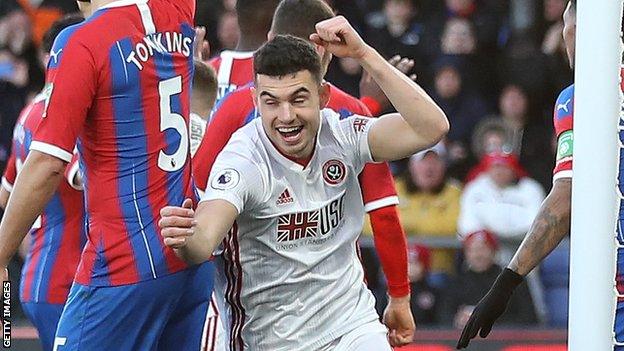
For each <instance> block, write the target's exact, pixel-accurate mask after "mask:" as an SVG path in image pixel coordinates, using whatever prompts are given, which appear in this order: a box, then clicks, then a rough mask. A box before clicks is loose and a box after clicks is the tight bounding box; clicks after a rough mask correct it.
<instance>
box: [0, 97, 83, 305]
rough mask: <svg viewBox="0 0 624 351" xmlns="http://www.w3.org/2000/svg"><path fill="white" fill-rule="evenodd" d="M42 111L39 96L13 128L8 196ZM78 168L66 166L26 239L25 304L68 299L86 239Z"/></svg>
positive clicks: (5, 180) (22, 295)
mask: <svg viewBox="0 0 624 351" xmlns="http://www.w3.org/2000/svg"><path fill="white" fill-rule="evenodd" d="M43 109H44V97H43V96H42V95H38V96H37V97H35V99H33V101H32V102H31V103H30V104H28V105H27V106H26V107H25V108H24V110H23V111H22V113H21V115H20V117H19V119H18V121H17V124H16V125H15V130H14V132H13V149H12V153H11V158H10V159H9V163H8V164H7V168H6V170H5V173H4V176H3V178H2V185H3V187H4V188H5V189H6V190H7V191H9V192H10V191H12V190H13V184H14V183H15V179H16V177H17V174H18V173H19V171H20V170H21V168H22V165H23V164H24V162H25V160H26V156H28V153H29V152H30V145H31V143H32V138H33V133H34V131H35V130H36V129H37V126H38V125H39V123H40V122H41V116H42V114H43ZM77 164H78V159H77V158H76V157H74V158H73V159H72V162H70V163H69V164H68V165H67V170H66V172H65V175H66V180H67V181H64V182H62V183H61V184H60V185H59V188H58V189H57V191H56V192H55V193H54V195H53V196H52V199H51V200H50V202H48V204H47V205H46V206H45V208H44V210H43V213H42V214H41V216H40V217H39V218H37V220H36V222H35V224H34V225H33V227H32V229H31V231H30V233H29V234H30V235H29V236H28V237H27V239H26V240H28V241H29V245H28V254H27V256H26V261H25V263H24V267H23V268H22V279H21V287H20V300H21V301H22V302H36V303H51V304H63V303H65V301H66V300H67V295H68V294H69V288H70V287H71V284H72V281H73V280H74V274H75V273H76V268H77V267H78V262H79V261H80V253H81V252H82V248H83V247H84V244H85V241H86V237H85V231H84V201H83V197H82V191H81V189H80V187H77V186H76V185H75V184H74V176H75V174H76V172H77V169H78V167H77Z"/></svg>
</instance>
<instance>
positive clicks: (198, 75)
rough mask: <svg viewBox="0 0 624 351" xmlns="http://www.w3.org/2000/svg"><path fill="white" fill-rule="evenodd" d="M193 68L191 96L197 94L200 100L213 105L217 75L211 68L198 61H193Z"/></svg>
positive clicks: (215, 95)
mask: <svg viewBox="0 0 624 351" xmlns="http://www.w3.org/2000/svg"><path fill="white" fill-rule="evenodd" d="M193 67H194V69H195V74H194V75H193V95H195V94H199V95H201V96H202V99H206V100H208V101H207V102H210V103H211V105H214V101H215V99H216V97H217V73H216V72H215V70H214V68H212V66H210V65H209V64H207V63H205V62H203V61H200V60H193Z"/></svg>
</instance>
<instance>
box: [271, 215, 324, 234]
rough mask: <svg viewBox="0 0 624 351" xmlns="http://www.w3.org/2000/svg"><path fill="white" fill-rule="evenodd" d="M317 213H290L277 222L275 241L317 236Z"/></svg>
mask: <svg viewBox="0 0 624 351" xmlns="http://www.w3.org/2000/svg"><path fill="white" fill-rule="evenodd" d="M318 224H319V211H314V212H302V213H291V214H287V215H283V216H280V217H279V218H278V220H277V241H278V242H285V241H293V240H299V239H303V238H313V237H315V236H317V235H318Z"/></svg>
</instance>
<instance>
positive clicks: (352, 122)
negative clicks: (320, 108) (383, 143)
mask: <svg viewBox="0 0 624 351" xmlns="http://www.w3.org/2000/svg"><path fill="white" fill-rule="evenodd" d="M376 121H377V120H376V119H374V118H370V117H364V116H359V115H353V116H351V117H349V118H346V119H343V120H341V121H340V122H339V124H340V130H341V132H342V137H343V140H342V141H343V142H344V143H345V145H346V147H347V148H348V150H346V151H347V153H348V154H349V155H351V156H352V160H351V161H352V162H353V165H354V167H355V169H356V170H357V171H358V173H359V172H361V171H362V169H363V168H364V165H365V164H367V163H370V162H374V161H373V156H372V155H371V151H370V147H369V144H368V132H369V131H370V128H371V126H372V125H373V124H375V122H376Z"/></svg>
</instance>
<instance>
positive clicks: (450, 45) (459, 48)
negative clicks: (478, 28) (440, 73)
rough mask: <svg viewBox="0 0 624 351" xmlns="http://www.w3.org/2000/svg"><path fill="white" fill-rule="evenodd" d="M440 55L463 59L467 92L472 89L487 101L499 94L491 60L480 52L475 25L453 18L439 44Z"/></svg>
mask: <svg viewBox="0 0 624 351" xmlns="http://www.w3.org/2000/svg"><path fill="white" fill-rule="evenodd" d="M436 45H437V46H439V52H438V53H437V55H436V57H440V56H451V57H457V58H460V59H461V61H462V62H463V64H462V75H463V82H464V83H465V87H466V88H467V89H472V90H475V91H477V92H479V93H480V94H482V95H483V96H484V98H486V99H488V100H493V98H492V97H493V96H494V95H496V93H495V91H496V84H492V82H495V81H496V79H495V76H494V71H493V67H492V65H491V61H490V60H489V59H490V57H489V56H486V55H483V54H481V53H480V51H479V43H478V42H477V37H476V33H475V28H474V25H473V24H472V22H470V21H469V20H467V19H465V18H461V17H451V18H449V19H447V20H446V23H445V24H444V30H443V32H442V36H441V38H440V40H439V41H437V42H436Z"/></svg>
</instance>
